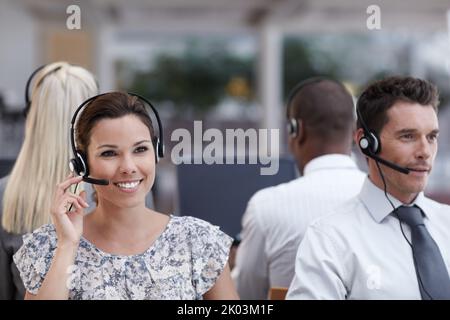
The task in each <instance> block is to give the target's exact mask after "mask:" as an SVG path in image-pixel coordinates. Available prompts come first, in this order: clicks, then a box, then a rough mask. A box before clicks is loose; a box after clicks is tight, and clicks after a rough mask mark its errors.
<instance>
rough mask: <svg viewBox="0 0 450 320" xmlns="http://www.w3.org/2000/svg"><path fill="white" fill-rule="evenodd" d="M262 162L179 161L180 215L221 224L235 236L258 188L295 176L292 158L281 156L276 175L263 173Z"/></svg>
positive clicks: (291, 178)
mask: <svg viewBox="0 0 450 320" xmlns="http://www.w3.org/2000/svg"><path fill="white" fill-rule="evenodd" d="M261 167H262V165H260V164H247V162H246V164H211V165H207V164H180V165H178V166H177V182H178V207H177V209H176V213H178V214H179V215H187V216H194V217H197V218H201V219H203V220H206V221H208V222H210V223H212V224H214V225H218V226H220V228H221V230H222V231H224V232H225V233H227V234H228V235H230V236H232V237H234V238H236V237H237V235H238V234H239V232H240V231H241V219H242V215H243V214H244V212H245V209H246V207H247V203H248V201H249V200H250V198H251V196H252V195H253V194H255V192H256V191H258V190H260V189H263V188H266V187H270V186H274V185H277V184H280V183H283V182H288V181H290V180H293V179H295V178H296V177H297V176H298V175H297V170H296V166H295V162H294V160H293V159H292V158H282V159H279V170H278V173H277V174H275V175H261V173H260V168H261Z"/></svg>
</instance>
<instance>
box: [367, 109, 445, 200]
mask: <svg viewBox="0 0 450 320" xmlns="http://www.w3.org/2000/svg"><path fill="white" fill-rule="evenodd" d="M387 116H388V122H387V123H386V124H385V125H384V127H383V129H382V130H381V133H380V140H381V152H380V154H379V155H380V157H381V158H384V159H386V160H388V161H391V162H394V163H396V164H398V165H400V166H402V167H406V168H408V169H410V173H409V174H403V173H400V172H398V171H395V170H393V169H390V168H388V167H386V166H383V165H381V168H382V171H383V174H384V177H385V179H386V184H387V191H388V192H389V193H390V194H392V195H393V196H395V197H396V198H397V199H399V200H401V201H403V202H410V201H412V200H414V198H415V197H416V196H417V194H418V193H419V192H421V191H423V190H424V189H425V187H426V185H427V181H428V176H429V174H430V173H431V168H432V166H433V163H434V159H435V157H436V153H437V136H438V132H439V125H438V119H437V115H436V112H435V111H434V109H433V108H432V106H429V105H428V106H422V105H420V104H418V103H412V102H404V101H399V102H397V103H395V104H394V105H393V106H392V107H391V108H390V109H389V110H388V111H387ZM372 170H376V167H375V168H374V163H372ZM372 170H371V171H372ZM371 173H372V172H371ZM377 176H378V172H377ZM378 178H379V177H378Z"/></svg>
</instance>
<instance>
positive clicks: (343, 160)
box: [303, 153, 358, 175]
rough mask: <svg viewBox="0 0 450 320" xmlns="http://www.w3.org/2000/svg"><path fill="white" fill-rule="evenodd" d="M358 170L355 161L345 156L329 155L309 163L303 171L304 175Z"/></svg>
mask: <svg viewBox="0 0 450 320" xmlns="http://www.w3.org/2000/svg"><path fill="white" fill-rule="evenodd" d="M342 168H348V169H357V168H358V167H357V166H356V163H355V161H353V159H352V158H351V157H349V156H347V155H345V154H337V153H336V154H327V155H324V156H320V157H317V158H314V159H312V160H311V161H309V162H308V163H307V164H306V166H305V168H304V169H303V175H307V174H309V173H311V172H313V171H317V170H322V169H342Z"/></svg>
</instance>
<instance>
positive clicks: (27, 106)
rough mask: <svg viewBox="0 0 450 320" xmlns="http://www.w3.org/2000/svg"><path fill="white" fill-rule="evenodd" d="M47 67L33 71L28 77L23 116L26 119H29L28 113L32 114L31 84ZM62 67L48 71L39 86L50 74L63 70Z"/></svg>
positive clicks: (43, 66)
mask: <svg viewBox="0 0 450 320" xmlns="http://www.w3.org/2000/svg"><path fill="white" fill-rule="evenodd" d="M46 66H47V64H44V65H42V66H40V67H38V68H37V69H36V70H34V71H33V73H32V74H31V75H30V76H29V77H28V80H27V84H26V85H25V109H24V110H23V115H24V117H27V115H28V112H30V107H31V98H30V86H31V82H32V81H33V79H34V77H35V76H36V74H37V73H38V72H39V71H41V70H42V69H44V68H45V67H46ZM61 68H62V66H57V67H55V68H54V69H52V70H50V71H48V72H47V73H46V74H45V75H44V76H43V77H42V78H41V80H40V81H39V83H38V84H37V86H39V85H40V84H41V82H42V80H44V78H45V77H46V76H48V75H50V74H52V73H53V72H56V71H58V70H59V69H61Z"/></svg>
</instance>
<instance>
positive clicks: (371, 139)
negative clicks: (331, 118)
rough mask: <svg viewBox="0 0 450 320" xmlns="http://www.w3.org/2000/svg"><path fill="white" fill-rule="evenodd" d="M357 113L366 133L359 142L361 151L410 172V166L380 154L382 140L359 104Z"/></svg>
mask: <svg viewBox="0 0 450 320" xmlns="http://www.w3.org/2000/svg"><path fill="white" fill-rule="evenodd" d="M356 114H357V116H358V119H359V122H360V123H361V126H362V129H363V133H364V134H363V136H362V137H361V138H360V139H359V142H358V144H359V148H360V149H361V152H362V153H363V154H364V155H366V156H368V157H369V158H372V159H374V160H375V161H378V162H380V163H382V164H384V165H385V166H388V167H389V168H391V169H394V170H396V171H398V172H401V173H404V174H408V173H409V171H410V170H409V169H408V168H405V167H400V166H399V165H397V164H395V163H393V162H390V161H388V160H385V159H383V158H381V157H379V156H378V153H380V151H381V140H380V138H379V137H378V134H377V133H376V132H375V131H373V130H370V129H369V127H368V126H367V124H366V122H365V121H364V118H363V117H362V115H361V111H360V110H359V106H356Z"/></svg>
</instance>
